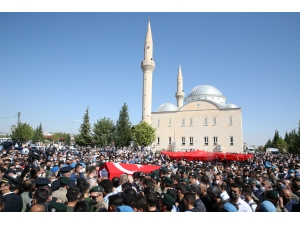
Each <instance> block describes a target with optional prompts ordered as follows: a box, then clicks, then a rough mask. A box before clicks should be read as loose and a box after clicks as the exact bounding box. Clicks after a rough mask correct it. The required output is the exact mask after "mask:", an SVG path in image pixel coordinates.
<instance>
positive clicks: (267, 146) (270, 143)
mask: <svg viewBox="0 0 300 225" xmlns="http://www.w3.org/2000/svg"><path fill="white" fill-rule="evenodd" d="M270 147H272V142H271V140H270V139H269V140H268V141H267V143H266V144H265V145H264V148H263V150H264V151H266V149H267V148H270Z"/></svg>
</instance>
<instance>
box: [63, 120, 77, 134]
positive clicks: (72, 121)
mask: <svg viewBox="0 0 300 225" xmlns="http://www.w3.org/2000/svg"><path fill="white" fill-rule="evenodd" d="M66 120H68V121H70V122H71V123H72V127H71V135H72V132H73V123H74V122H78V121H79V120H70V119H69V118H66Z"/></svg>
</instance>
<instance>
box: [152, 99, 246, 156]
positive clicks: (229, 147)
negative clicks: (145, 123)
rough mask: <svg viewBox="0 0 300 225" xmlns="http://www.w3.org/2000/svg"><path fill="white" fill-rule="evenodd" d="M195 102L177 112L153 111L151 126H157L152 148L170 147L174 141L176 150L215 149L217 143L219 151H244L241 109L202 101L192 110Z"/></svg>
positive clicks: (213, 150)
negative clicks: (225, 107)
mask: <svg viewBox="0 0 300 225" xmlns="http://www.w3.org/2000/svg"><path fill="white" fill-rule="evenodd" d="M198 104H199V102H193V103H191V104H188V105H186V106H184V107H183V108H181V109H185V110H180V111H177V112H160V113H156V112H153V113H152V116H151V117H152V126H153V127H154V128H155V129H156V141H155V142H154V143H153V144H154V146H153V147H154V149H155V150H172V149H173V148H172V143H173V142H174V140H175V142H176V151H184V150H189V149H199V150H205V151H209V152H215V151H217V150H218V145H220V146H221V151H222V152H236V153H241V152H243V138H242V116H241V109H240V108H236V109H216V107H215V106H214V105H213V104H211V103H207V102H201V101H200V105H202V106H203V108H201V107H200V108H199V109H195V106H196V107H197V105H198ZM193 106H194V107H193ZM188 109H189V110H188ZM214 118H215V119H214ZM230 118H231V119H230ZM205 137H207V141H208V143H205V141H206V140H205ZM214 137H216V138H217V139H214ZM231 137H232V138H233V140H231ZM232 141H233V142H232ZM214 142H215V143H214ZM231 142H232V144H231Z"/></svg>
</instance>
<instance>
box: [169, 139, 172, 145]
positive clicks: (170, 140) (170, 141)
mask: <svg viewBox="0 0 300 225" xmlns="http://www.w3.org/2000/svg"><path fill="white" fill-rule="evenodd" d="M171 143H172V138H171V137H169V145H170V144H171Z"/></svg>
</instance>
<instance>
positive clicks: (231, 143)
mask: <svg viewBox="0 0 300 225" xmlns="http://www.w3.org/2000/svg"><path fill="white" fill-rule="evenodd" d="M230 145H233V137H232V136H231V137H230Z"/></svg>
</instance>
